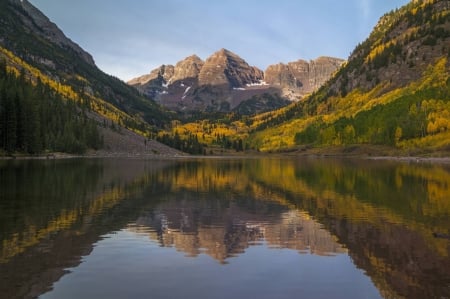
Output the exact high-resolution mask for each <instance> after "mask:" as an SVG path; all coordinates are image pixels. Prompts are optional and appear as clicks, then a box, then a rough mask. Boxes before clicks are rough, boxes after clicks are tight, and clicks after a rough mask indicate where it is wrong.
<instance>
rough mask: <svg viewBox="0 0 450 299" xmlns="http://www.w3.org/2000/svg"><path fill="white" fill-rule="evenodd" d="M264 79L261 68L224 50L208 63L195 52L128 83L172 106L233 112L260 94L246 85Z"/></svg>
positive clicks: (178, 108) (185, 108)
mask: <svg viewBox="0 0 450 299" xmlns="http://www.w3.org/2000/svg"><path fill="white" fill-rule="evenodd" d="M263 78H264V74H263V72H262V71H261V70H259V69H258V68H256V67H252V66H250V65H248V63H247V62H245V60H243V59H242V58H240V57H239V56H238V55H236V54H234V53H232V52H230V51H228V50H226V49H221V50H219V51H217V52H216V53H214V54H213V55H211V56H210V57H209V58H207V59H206V61H205V62H203V61H202V60H201V59H200V58H199V57H198V56H196V55H192V56H189V57H187V58H186V59H184V60H182V61H180V62H178V63H177V64H176V65H175V66H172V65H163V66H161V67H159V68H157V69H155V70H153V71H152V72H151V73H150V74H148V75H144V76H141V77H138V78H136V79H133V80H131V81H129V82H128V84H130V85H132V86H134V87H136V88H137V89H138V90H140V91H141V92H142V93H144V94H146V95H148V96H150V97H152V98H154V99H156V100H157V101H159V102H160V103H161V104H163V105H165V106H166V107H169V108H171V109H175V110H179V111H180V110H182V111H198V110H200V111H230V110H231V109H232V108H234V107H236V106H237V105H239V104H240V103H241V102H242V101H243V100H246V99H249V98H251V97H253V96H255V94H258V93H260V91H255V88H253V89H252V90H247V88H248V89H250V87H249V86H250V85H258V84H260V82H261V81H262V80H263ZM248 85H249V86H248ZM264 89H267V87H264Z"/></svg>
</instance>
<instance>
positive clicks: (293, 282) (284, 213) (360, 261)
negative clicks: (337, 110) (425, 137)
mask: <svg viewBox="0 0 450 299" xmlns="http://www.w3.org/2000/svg"><path fill="white" fill-rule="evenodd" d="M449 234H450V166H445V165H428V164H417V163H405V162H403V163H395V162H386V161H365V160H358V161H355V160H332V159H234V160H233V159H197V160H195V159H193V160H183V161H181V160H180V161H178V160H177V161H154V160H139V159H73V160H56V161H55V160H46V161H0V297H1V298H10V299H14V298H45V299H48V298H58V299H59V298H64V299H70V298H84V299H87V298H171V299H172V298H209V299H211V298H212V299H213V298H420V299H422V298H450V239H449Z"/></svg>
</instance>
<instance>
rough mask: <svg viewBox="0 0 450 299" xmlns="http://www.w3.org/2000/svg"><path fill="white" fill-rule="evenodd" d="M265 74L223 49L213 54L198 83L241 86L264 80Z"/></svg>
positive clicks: (231, 86)
mask: <svg viewBox="0 0 450 299" xmlns="http://www.w3.org/2000/svg"><path fill="white" fill-rule="evenodd" d="M263 78H264V74H263V72H262V71H261V70H259V69H258V68H256V67H251V66H250V65H248V63H247V62H245V61H244V60H243V59H242V58H240V57H239V56H237V55H236V54H234V53H232V52H230V51H228V50H226V49H221V50H220V51H218V52H216V53H214V54H213V55H211V56H210V57H209V58H208V59H207V60H206V62H205V65H204V66H203V68H202V70H201V71H200V74H199V78H198V83H199V85H200V86H202V85H223V86H227V87H228V88H240V87H244V86H246V85H247V84H252V83H255V82H259V81H260V80H263Z"/></svg>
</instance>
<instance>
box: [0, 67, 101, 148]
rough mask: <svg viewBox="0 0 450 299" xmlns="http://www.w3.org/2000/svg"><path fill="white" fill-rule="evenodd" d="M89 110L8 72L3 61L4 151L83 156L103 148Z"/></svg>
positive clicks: (0, 118)
mask: <svg viewBox="0 0 450 299" xmlns="http://www.w3.org/2000/svg"><path fill="white" fill-rule="evenodd" d="M89 109H90V107H89V105H84V106H81V107H79V106H77V105H76V104H75V103H74V102H73V101H68V100H64V99H63V98H62V96H61V95H60V94H59V93H57V92H55V91H53V90H52V89H51V88H50V86H48V85H46V84H44V83H42V81H40V80H37V82H36V84H33V83H32V82H31V81H30V80H29V79H27V78H26V76H25V74H24V72H22V73H21V74H20V75H19V76H16V74H15V73H14V72H8V71H7V68H6V62H5V61H4V60H3V61H0V151H5V152H6V153H15V152H24V153H28V154H40V153H44V152H48V151H50V152H54V151H58V152H67V153H78V154H79V153H84V152H85V151H86V150H87V149H88V148H92V149H99V148H100V147H101V146H102V143H103V142H102V138H101V136H100V134H99V132H98V129H97V122H95V121H94V120H92V119H89V118H88V117H87V113H88V111H89Z"/></svg>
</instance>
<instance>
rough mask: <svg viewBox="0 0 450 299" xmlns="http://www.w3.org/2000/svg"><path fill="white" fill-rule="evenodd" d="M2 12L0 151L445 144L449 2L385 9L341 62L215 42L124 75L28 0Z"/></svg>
mask: <svg viewBox="0 0 450 299" xmlns="http://www.w3.org/2000/svg"><path fill="white" fill-rule="evenodd" d="M0 22H1V24H2V25H1V26H0V154H1V155H2V156H17V155H43V154H44V155H45V154H50V153H54V152H63V153H69V154H94V155H118V154H124V155H147V156H158V157H159V156H164V155H168V156H174V155H185V154H193V155H230V154H236V153H238V154H248V155H254V154H257V153H280V154H287V153H289V154H311V153H312V154H337V155H402V156H436V157H441V156H445V157H447V156H449V154H450V77H449V73H450V2H449V1H445V0H414V1H411V2H409V3H408V4H407V5H405V6H403V7H401V8H399V9H396V10H394V11H391V12H387V13H386V14H385V15H384V16H382V17H381V18H380V20H379V23H378V24H377V25H376V26H375V28H374V29H373V31H372V33H371V34H370V35H369V36H368V37H367V39H366V40H364V41H361V43H360V44H358V45H355V49H354V50H353V52H352V53H351V55H350V56H349V57H348V59H345V60H344V59H342V58H334V57H325V56H323V57H318V58H317V59H314V60H311V61H306V60H302V59H299V60H297V61H293V62H282V63H280V62H278V63H277V62H274V64H273V65H270V66H268V67H267V68H266V69H265V70H261V69H259V68H257V67H255V66H251V65H249V64H248V63H247V62H246V61H245V60H244V59H243V58H241V57H240V56H239V55H238V54H236V53H233V52H232V51H230V50H227V49H220V50H218V51H217V52H215V53H212V54H211V55H210V56H209V57H207V58H205V59H204V60H203V59H202V58H200V57H199V56H197V55H195V54H194V55H191V56H189V57H187V58H185V59H183V60H181V61H179V62H177V63H174V62H167V63H169V64H164V65H161V66H160V67H158V68H157V69H154V70H151V71H149V73H148V74H143V75H142V76H140V77H137V78H135V79H132V80H130V81H129V82H127V83H125V82H123V81H121V80H119V79H117V78H115V77H114V76H111V75H108V74H105V73H104V72H102V71H101V70H100V69H99V68H98V67H97V66H96V65H95V62H94V59H93V57H92V56H91V55H90V54H89V53H87V52H86V51H85V50H83V49H82V48H81V47H80V46H78V45H77V44H76V43H75V42H74V41H72V40H70V39H69V38H67V37H66V36H65V34H64V33H63V32H62V31H61V30H60V29H59V28H58V27H57V25H56V24H54V23H52V22H51V20H49V19H48V18H47V17H46V16H45V15H44V14H43V13H42V12H40V11H39V10H38V9H37V8H36V7H34V6H33V5H32V4H31V3H29V2H28V1H26V0H23V1H20V0H2V1H1V2H0ZM292 38H295V37H292ZM299 58H300V57H299ZM180 59H181V58H180ZM143 63H145V62H143ZM170 63H173V64H170ZM43 99H45V100H43Z"/></svg>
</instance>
